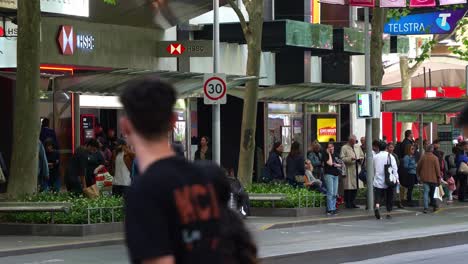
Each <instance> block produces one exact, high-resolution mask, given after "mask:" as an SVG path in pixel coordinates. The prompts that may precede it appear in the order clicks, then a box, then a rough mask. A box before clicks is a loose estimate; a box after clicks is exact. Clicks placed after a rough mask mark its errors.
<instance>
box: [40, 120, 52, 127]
mask: <svg viewBox="0 0 468 264" xmlns="http://www.w3.org/2000/svg"><path fill="white" fill-rule="evenodd" d="M49 126H50V120H49V118H44V119H42V127H49Z"/></svg>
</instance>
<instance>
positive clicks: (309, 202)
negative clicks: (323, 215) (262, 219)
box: [247, 183, 326, 208]
mask: <svg viewBox="0 0 468 264" xmlns="http://www.w3.org/2000/svg"><path fill="white" fill-rule="evenodd" d="M247 192H248V193H252V194H254V193H258V194H285V195H286V200H284V201H279V202H275V207H279V208H303V207H321V206H325V205H326V202H325V200H326V199H325V196H324V195H323V194H321V193H318V192H315V191H309V190H307V189H306V188H303V187H298V188H294V187H292V186H290V185H289V184H280V183H253V184H252V185H251V186H250V187H249V188H247ZM251 206H252V207H272V203H271V202H264V201H251Z"/></svg>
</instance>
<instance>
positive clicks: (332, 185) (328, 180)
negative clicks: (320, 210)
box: [324, 174, 338, 211]
mask: <svg viewBox="0 0 468 264" xmlns="http://www.w3.org/2000/svg"><path fill="white" fill-rule="evenodd" d="M324 178H325V185H327V211H336V197H337V195H338V176H333V175H330V174H325V177H324Z"/></svg>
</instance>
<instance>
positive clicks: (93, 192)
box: [83, 184, 99, 199]
mask: <svg viewBox="0 0 468 264" xmlns="http://www.w3.org/2000/svg"><path fill="white" fill-rule="evenodd" d="M83 193H84V195H85V196H86V197H87V198H89V199H96V198H98V197H99V189H98V187H97V185H96V184H93V185H91V186H89V187H86V188H84V189H83Z"/></svg>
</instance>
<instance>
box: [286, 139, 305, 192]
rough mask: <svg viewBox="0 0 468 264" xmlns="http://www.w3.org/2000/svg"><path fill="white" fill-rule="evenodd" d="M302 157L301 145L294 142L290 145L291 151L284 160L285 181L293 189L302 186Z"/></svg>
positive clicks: (303, 172) (303, 171) (303, 173)
mask: <svg viewBox="0 0 468 264" xmlns="http://www.w3.org/2000/svg"><path fill="white" fill-rule="evenodd" d="M304 175H305V170H304V155H303V154H302V152H301V144H299V142H297V141H295V142H294V143H292V145H291V151H290V152H289V154H288V157H287V158H286V179H287V180H288V183H289V185H291V186H293V187H297V186H303V184H304Z"/></svg>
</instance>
